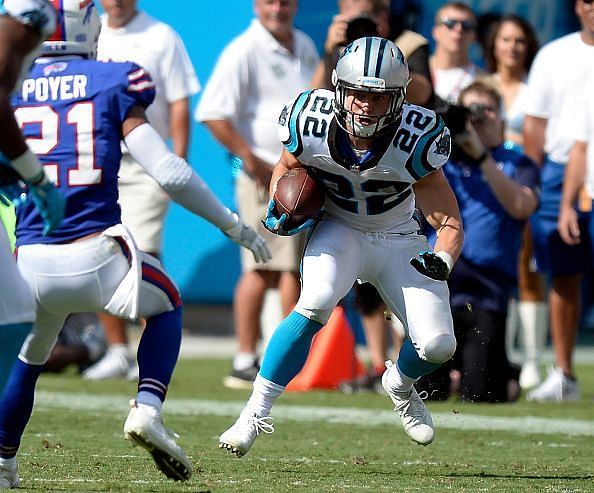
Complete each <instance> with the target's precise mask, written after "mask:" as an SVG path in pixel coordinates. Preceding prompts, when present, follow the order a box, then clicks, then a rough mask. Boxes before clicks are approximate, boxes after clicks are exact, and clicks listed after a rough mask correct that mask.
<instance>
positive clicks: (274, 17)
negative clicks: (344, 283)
mask: <svg viewBox="0 0 594 493" xmlns="http://www.w3.org/2000/svg"><path fill="white" fill-rule="evenodd" d="M254 10H255V13H256V17H257V18H256V19H254V20H253V21H252V23H251V25H250V27H249V28H248V29H247V30H246V31H244V32H243V33H242V34H241V35H240V36H238V37H237V38H235V39H234V40H232V41H231V42H230V43H229V45H227V47H226V48H225V50H224V51H223V53H222V54H221V56H220V57H219V60H218V62H217V64H216V67H215V69H214V72H213V73H212V75H211V77H210V80H209V81H208V84H207V85H206V87H205V89H204V93H203V94H202V97H201V100H200V103H199V106H198V109H197V112H196V119H197V120H198V121H200V122H202V123H205V124H206V125H207V126H208V128H209V130H210V131H211V132H212V134H213V135H214V137H215V138H216V139H217V140H218V141H219V142H220V143H221V144H222V145H223V146H224V147H225V148H226V149H227V150H228V151H229V153H230V154H232V155H233V156H236V157H237V158H238V159H239V160H241V162H242V170H241V172H240V173H239V175H238V176H237V180H236V185H235V190H236V200H237V206H238V209H239V211H240V213H241V215H242V217H243V218H244V220H245V221H246V222H247V223H248V224H250V225H251V226H253V227H254V228H256V229H257V230H258V231H259V233H260V234H261V235H263V236H265V238H266V241H267V243H268V245H269V247H270V249H271V251H272V253H273V256H272V261H271V262H270V263H269V264H267V265H266V266H265V267H264V268H263V267H262V266H257V265H256V264H255V263H254V262H253V261H252V260H251V259H250V258H249V257H248V256H245V255H243V252H242V253H241V263H242V271H243V273H242V276H241V278H240V280H239V282H238V284H237V286H236V288H235V295H234V301H233V310H234V318H235V331H236V334H237V337H238V340H239V352H238V353H237V354H236V356H235V358H234V361H233V371H232V374H231V375H230V376H229V377H228V378H226V379H225V385H227V386H229V387H233V388H251V385H252V381H253V380H254V378H255V376H256V373H257V371H258V363H257V359H258V358H257V354H256V347H257V340H258V334H259V327H260V312H261V310H262V305H263V301H264V295H265V293H266V290H267V289H268V288H272V287H278V289H279V293H280V298H281V304H282V310H283V312H284V313H285V315H286V314H288V313H289V312H290V311H291V309H292V308H293V305H294V304H295V303H296V302H297V299H298V296H299V261H300V257H301V253H302V248H303V240H304V237H303V235H299V236H298V237H293V238H280V237H277V236H275V235H272V234H271V233H270V232H268V231H266V230H265V228H264V227H263V226H262V225H261V224H260V222H261V220H262V219H264V217H265V215H266V206H267V204H268V184H269V182H270V177H271V175H272V169H273V166H274V164H275V163H276V162H277V161H278V159H279V157H280V155H281V153H282V144H281V143H280V141H279V140H278V136H277V130H276V125H277V121H278V118H279V115H280V113H281V110H282V109H283V107H284V105H285V104H286V103H287V101H289V100H290V99H291V98H293V97H294V96H295V95H297V94H298V93H300V92H301V91H303V90H304V89H306V88H307V87H308V86H309V81H310V80H311V77H312V75H313V72H314V70H315V68H316V66H317V64H318V61H319V56H318V53H317V51H316V48H315V45H314V43H313V41H312V40H311V39H310V38H309V36H307V35H306V34H305V33H303V32H301V31H299V30H297V29H295V28H294V27H293V19H294V17H295V14H296V12H297V0H280V1H279V0H254ZM264 269H266V270H264Z"/></svg>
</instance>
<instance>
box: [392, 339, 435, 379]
mask: <svg viewBox="0 0 594 493" xmlns="http://www.w3.org/2000/svg"><path fill="white" fill-rule="evenodd" d="M440 366H441V363H431V362H429V361H425V360H424V359H421V358H420V357H419V355H418V353H417V351H416V350H415V347H414V346H413V344H412V342H411V341H410V339H409V338H408V337H407V338H406V339H405V340H404V343H403V344H402V346H401V347H400V353H398V368H400V371H401V372H402V373H404V374H405V375H406V376H407V377H411V378H421V377H422V376H423V375H428V374H429V373H432V372H434V371H435V370H437V369H438V368H439V367H440Z"/></svg>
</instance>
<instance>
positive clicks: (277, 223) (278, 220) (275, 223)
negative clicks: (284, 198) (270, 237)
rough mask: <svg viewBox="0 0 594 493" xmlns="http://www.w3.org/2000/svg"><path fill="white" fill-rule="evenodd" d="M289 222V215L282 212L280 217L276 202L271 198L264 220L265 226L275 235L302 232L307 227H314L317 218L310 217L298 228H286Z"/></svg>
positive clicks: (291, 234) (290, 234)
mask: <svg viewBox="0 0 594 493" xmlns="http://www.w3.org/2000/svg"><path fill="white" fill-rule="evenodd" d="M286 222H287V215H286V214H285V213H283V214H281V216H280V217H278V216H277V215H276V203H275V202H274V199H270V202H268V210H267V211H266V219H265V220H264V221H262V224H263V225H264V227H265V228H266V229H267V230H268V231H270V232H271V233H274V234H275V235H279V236H293V235H296V234H297V233H301V231H304V230H306V229H307V228H310V227H312V226H313V225H314V224H315V222H316V220H315V219H308V220H306V221H305V222H304V223H302V224H300V225H299V226H297V227H296V228H293V229H285V223H286Z"/></svg>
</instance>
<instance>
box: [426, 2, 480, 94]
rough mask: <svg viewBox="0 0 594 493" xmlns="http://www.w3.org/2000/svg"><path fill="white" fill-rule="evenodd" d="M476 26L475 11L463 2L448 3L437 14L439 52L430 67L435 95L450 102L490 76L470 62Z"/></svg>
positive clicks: (433, 32)
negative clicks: (476, 80) (470, 51)
mask: <svg viewBox="0 0 594 493" xmlns="http://www.w3.org/2000/svg"><path fill="white" fill-rule="evenodd" d="M476 25H477V23H476V16H475V14H474V12H473V11H472V9H471V8H470V7H469V6H468V5H466V4H465V3H462V2H450V3H446V4H445V5H443V6H442V7H441V8H440V9H439V10H438V11H437V13H436V14H435V25H434V26H433V30H432V34H433V39H434V40H435V51H434V53H433V56H432V57H431V58H430V60H429V65H430V67H431V77H432V79H433V88H434V89H435V93H436V94H437V95H438V96H439V97H440V98H441V99H443V100H445V101H447V102H449V103H453V102H455V101H456V100H457V99H458V95H459V94H460V91H461V90H462V89H464V88H465V87H466V86H468V85H469V84H470V83H471V82H473V81H474V80H475V79H476V78H478V77H481V76H488V74H487V72H485V71H484V70H482V69H481V68H480V67H478V66H477V65H475V64H473V63H472V62H471V61H470V54H469V50H470V47H471V45H472V44H473V43H474V42H475V40H476Z"/></svg>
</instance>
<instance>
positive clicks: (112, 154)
mask: <svg viewBox="0 0 594 493" xmlns="http://www.w3.org/2000/svg"><path fill="white" fill-rule="evenodd" d="M154 96H155V89H154V83H153V81H152V80H151V78H150V76H149V75H148V73H147V72H145V71H144V69H142V68H140V67H139V66H138V65H136V64H134V63H127V62H126V63H116V62H98V61H95V60H85V59H81V58H77V57H68V58H66V57H56V58H51V59H42V60H41V61H38V62H37V63H35V64H34V66H33V68H32V69H31V72H30V73H29V75H28V76H27V78H26V79H25V80H24V81H23V84H22V86H21V88H20V91H18V92H16V93H15V95H14V97H13V101H12V103H13V108H14V113H15V117H16V119H17V122H18V123H19V126H20V127H21V130H22V132H23V135H24V136H25V138H26V139H27V144H28V145H29V147H30V148H31V150H32V151H33V152H34V153H35V154H36V155H37V157H38V158H39V160H40V161H41V163H42V164H43V165H44V168H45V171H46V174H47V175H48V176H49V178H50V179H51V180H52V181H54V182H55V183H56V185H57V186H58V188H60V190H61V191H62V192H63V193H64V195H65V196H66V199H67V202H66V213H65V217H64V221H63V222H62V225H61V226H60V228H59V229H58V230H57V231H56V232H55V233H53V234H52V235H51V236H42V234H41V232H42V230H43V221H42V220H41V217H40V215H39V212H38V211H37V209H36V208H35V207H34V206H33V204H32V203H31V202H30V201H28V202H27V203H25V204H24V205H23V206H20V207H19V208H18V209H17V230H16V234H17V245H26V244H32V243H62V242H68V241H71V240H73V239H76V238H80V237H82V236H86V235H88V234H91V233H94V232H97V231H102V230H104V229H106V228H108V227H110V226H113V225H114V224H117V223H119V222H120V221H121V218H120V207H119V205H118V202H117V201H118V171H119V168H120V160H121V156H122V152H121V147H120V142H121V140H122V123H123V122H124V120H125V119H126V118H127V116H128V112H129V111H130V110H131V109H132V108H133V107H134V106H141V107H143V108H146V107H147V106H148V105H150V104H151V102H152V101H153V99H154Z"/></svg>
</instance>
